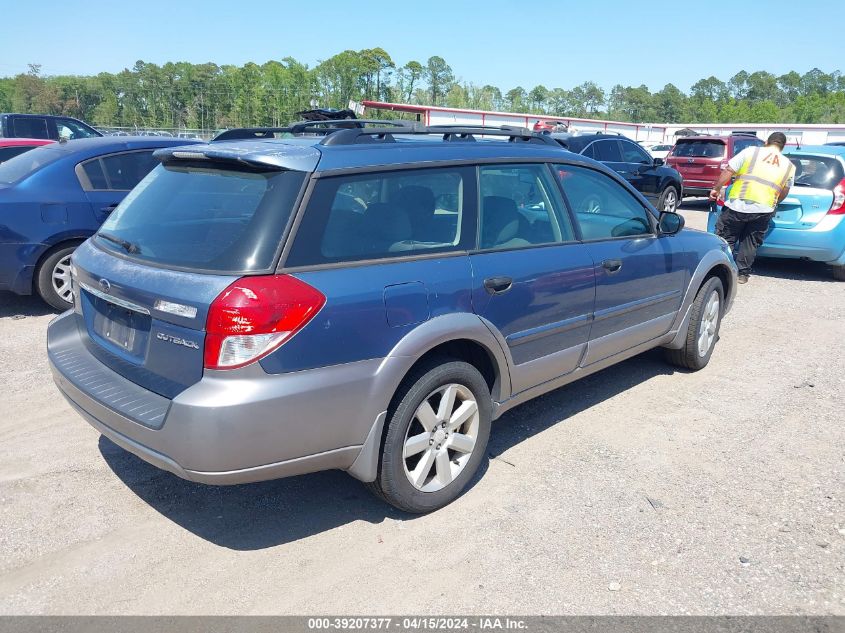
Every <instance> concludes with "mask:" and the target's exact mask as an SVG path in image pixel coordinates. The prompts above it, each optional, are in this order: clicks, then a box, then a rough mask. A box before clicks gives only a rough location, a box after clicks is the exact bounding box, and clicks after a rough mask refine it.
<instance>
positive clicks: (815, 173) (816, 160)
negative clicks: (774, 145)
mask: <svg viewBox="0 0 845 633" xmlns="http://www.w3.org/2000/svg"><path fill="white" fill-rule="evenodd" d="M789 160H791V161H792V164H793V165H795V186H796V187H815V188H817V189H833V188H834V187H835V186H836V185H838V184H839V183H840V182H842V179H843V177H845V174H843V170H842V164H841V163H840V162H839V161H838V160H836V159H835V158H829V157H826V156H790V157H789Z"/></svg>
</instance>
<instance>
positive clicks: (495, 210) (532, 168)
mask: <svg viewBox="0 0 845 633" xmlns="http://www.w3.org/2000/svg"><path fill="white" fill-rule="evenodd" d="M479 185H480V187H479V188H480V191H481V214H480V217H479V222H480V225H481V230H480V232H479V233H480V240H479V246H480V248H481V249H505V248H518V247H520V246H529V245H531V244H550V243H555V242H568V241H572V240H573V239H574V234H573V231H572V226H571V225H570V224H569V219H568V218H567V217H566V214H565V212H564V209H563V203H562V200H561V199H560V197H559V191H558V189H557V187H555V186H554V183H553V181H552V180H551V178H550V176H549V171H548V169H547V168H546V166H545V165H488V166H484V167H480V168H479Z"/></svg>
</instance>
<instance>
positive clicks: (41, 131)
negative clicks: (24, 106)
mask: <svg viewBox="0 0 845 633" xmlns="http://www.w3.org/2000/svg"><path fill="white" fill-rule="evenodd" d="M13 125H14V128H15V136H17V137H19V138H50V134H49V133H48V132H47V120H46V119H39V118H35V117H33V118H29V117H20V118H18V117H15V118H14V119H13Z"/></svg>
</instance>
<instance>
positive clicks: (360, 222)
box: [48, 122, 736, 512]
mask: <svg viewBox="0 0 845 633" xmlns="http://www.w3.org/2000/svg"><path fill="white" fill-rule="evenodd" d="M331 123H332V125H333V126H335V127H322V128H319V124H313V125H314V128H313V129H312V128H311V127H308V126H307V125H305V126H303V125H300V126H298V127H295V128H291V129H292V130H293V132H294V134H293V136H294V138H271V137H273V136H274V135H275V133H276V132H278V131H279V130H268V131H258V132H256V131H255V130H249V131H248V132H247V133H246V134H245V135H244V136H245V137H247V136H248V137H249V139H240V140H234V141H226V142H219V143H217V142H215V143H210V144H207V145H193V146H190V147H183V148H168V149H163V150H160V151H158V152H157V153H156V156H157V158H158V159H159V160H160V161H161V164H160V165H159V166H158V167H156V168H155V169H154V170H153V171H152V172H151V173H150V174H149V175H148V176H147V177H146V178H145V179H144V180H143V181H142V182H141V183H140V184H139V185H138V186H137V187H136V188H135V189H134V190H133V191H132V192H131V193H130V194H129V196H127V198H126V199H125V200H124V201H123V202H122V203H121V204H120V206H119V207H118V208H117V209H116V210H115V211H114V212H113V213H112V214H111V215H110V217H109V218H108V219H107V220H106V222H105V224H104V225H103V226H102V227H101V229H100V230H99V232H98V233H97V234H96V235H95V236H94V237H92V238H91V239H89V240H88V241H87V242H85V243H84V244H83V245H82V246H80V247H79V248H78V249H77V250H76V252H75V253H74V255H73V258H72V270H71V273H72V283H73V290H74V294H73V299H74V302H73V309H72V310H70V311H68V312H66V313H65V314H63V315H61V316H60V317H58V318H56V319H55V320H54V321H53V322H52V323H51V324H50V327H49V333H48V351H49V359H50V363H51V366H52V370H53V374H54V377H55V380H56V383H57V384H58V386H59V388H60V389H61V391H62V392H63V394H64V395H65V396H66V397H67V399H68V401H69V402H70V403H71V405H72V406H73V407H74V408H75V409H76V410H77V411H79V413H80V414H81V415H82V416H84V417H85V418H86V419H87V420H88V421H89V422H90V423H91V424H92V425H93V426H94V427H95V428H96V429H97V430H99V431H100V432H101V433H102V434H103V435H105V436H107V437H109V438H110V439H111V440H112V441H114V442H115V443H117V444H119V445H120V446H122V447H124V448H125V449H126V450H128V451H131V452H133V453H135V454H136V455H138V456H140V457H141V458H142V459H145V460H147V461H148V462H150V463H152V464H155V465H156V466H159V467H160V468H163V469H165V470H168V471H170V472H172V473H175V474H177V475H179V476H180V477H184V478H186V479H189V480H192V481H196V482H205V483H210V484H236V483H243V482H253V481H259V480H266V479H273V478H278V477H284V476H288V475H295V474H300V473H307V472H313V471H318V470H324V469H341V470H345V471H347V472H349V473H350V474H351V475H352V476H354V477H356V478H358V479H360V480H362V481H364V482H367V483H368V484H369V486H370V487H371V488H372V490H373V491H374V492H375V493H376V494H378V495H379V496H380V497H382V498H383V499H384V500H386V501H387V502H389V503H391V504H393V505H394V506H396V507H398V508H401V509H403V510H406V511H409V512H427V511H430V510H434V509H436V508H439V507H441V506H443V505H445V504H447V503H449V502H450V501H452V500H453V499H455V498H456V497H457V496H458V495H459V494H460V492H461V491H462V489H463V488H464V487H465V486H466V485H467V483H468V482H469V481H470V479H471V478H472V476H473V475H474V474H475V472H476V471H477V470H478V467H479V465H480V463H481V462H482V460H483V459H484V458H485V447H486V444H487V439H488V436H489V433H490V425H491V421H492V420H494V419H496V418H498V417H499V416H501V415H502V414H503V413H504V412H505V411H507V410H509V409H510V408H512V407H514V406H516V405H518V404H520V403H523V402H525V401H527V400H529V399H531V398H534V397H536V396H539V395H541V394H543V393H545V392H548V391H550V390H552V389H555V388H557V387H560V386H562V385H565V384H567V383H569V382H572V381H574V380H577V379H578V378H580V377H582V376H586V375H588V374H590V373H593V372H596V371H598V370H600V369H602V368H605V367H607V366H609V365H612V364H613V363H617V362H619V361H621V360H623V359H626V358H629V357H631V356H633V355H635V354H638V353H640V352H643V351H645V350H647V349H650V348H654V347H658V346H660V347H664V348H666V350H667V357H668V359H669V360H670V361H671V362H673V363H675V364H676V365H680V366H682V367H686V368H688V369H693V370H695V369H700V368H702V367H704V366H705V365H706V364H707V362H708V361H709V359H710V357H711V354H712V353H713V349H714V346H715V344H716V341H717V340H718V332H719V325H720V322H721V319H722V317H723V315H724V314H725V313H726V311H727V310H728V309H729V307H730V305H731V303H732V300H733V297H734V294H735V288H736V284H735V279H736V269H735V266H734V264H733V260H732V258H731V256H730V253H729V251H728V250H727V245H726V244H725V243H724V241H722V240H721V239H720V238H718V237H716V236H714V235H709V234H707V233H704V232H700V231H692V230H683V220H682V218H681V217H680V216H678V215H676V214H674V213H663V214H659V215H658V214H657V212H656V211H655V210H654V208H653V207H652V206H651V205H649V203H648V202H646V200H645V199H644V198H643V197H642V196H641V195H640V194H639V193H637V192H636V191H635V190H634V189H633V188H632V187H631V186H630V185H629V184H627V183H626V182H625V181H624V180H623V179H622V178H621V177H620V176H618V175H617V174H615V173H614V172H612V171H610V170H609V169H607V168H606V167H604V166H602V165H601V164H599V163H597V162H594V161H592V160H590V159H587V158H584V157H581V156H578V155H575V154H572V153H569V152H567V151H565V150H563V149H561V148H560V147H558V146H557V145H556V144H555V142H554V141H553V140H551V139H547V138H544V137H541V136H539V135H534V134H533V133H531V132H529V131H528V130H522V129H515V128H451V127H437V128H434V127H428V128H426V127H411V126H402V125H393V126H388V125H386V124H381V125H380V126H379V127H366V126H365V124H362V123H360V122H356V123H354V124H352V123H350V124H346V123H344V124H342V125H339V124H338V123H337V122H331ZM376 125H378V124H376ZM318 128H319V129H318ZM291 129H287V130H283V131H286V132H288V134H286V136H288V137H290V136H291V134H290V131H291ZM256 137H263V138H260V139H259V140H256Z"/></svg>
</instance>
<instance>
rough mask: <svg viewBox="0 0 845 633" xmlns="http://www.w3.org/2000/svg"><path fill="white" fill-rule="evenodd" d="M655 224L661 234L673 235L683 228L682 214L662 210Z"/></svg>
mask: <svg viewBox="0 0 845 633" xmlns="http://www.w3.org/2000/svg"><path fill="white" fill-rule="evenodd" d="M657 225H658V231H660V234H661V235H675V234H676V233H678V232H679V231H680V230H681V229H682V228H684V216H682V215H679V214H677V213H669V212H667V211H663V212H661V213H660V219H659V220H658V221H657Z"/></svg>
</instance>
